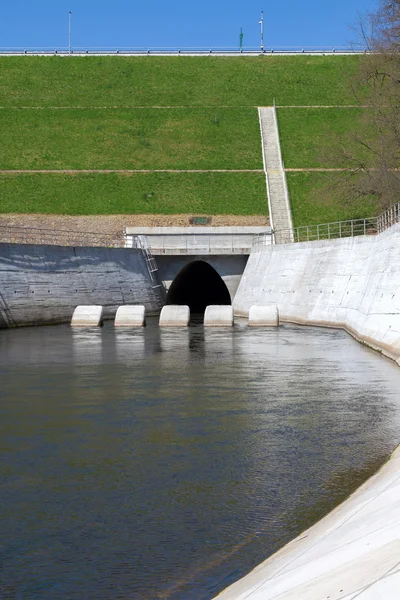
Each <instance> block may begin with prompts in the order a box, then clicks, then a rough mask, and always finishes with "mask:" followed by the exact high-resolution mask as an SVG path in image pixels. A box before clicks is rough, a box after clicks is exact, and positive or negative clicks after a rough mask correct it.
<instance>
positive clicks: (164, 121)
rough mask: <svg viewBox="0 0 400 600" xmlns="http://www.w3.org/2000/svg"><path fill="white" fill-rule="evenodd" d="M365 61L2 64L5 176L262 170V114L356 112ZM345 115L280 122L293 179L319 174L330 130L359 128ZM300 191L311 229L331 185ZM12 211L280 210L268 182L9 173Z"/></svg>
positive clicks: (228, 177)
mask: <svg viewBox="0 0 400 600" xmlns="http://www.w3.org/2000/svg"><path fill="white" fill-rule="evenodd" d="M359 60H360V58H359V57H307V56H304V57H301V56H296V57H262V58H258V57H254V58H248V57H246V58H244V57H238V58H222V57H219V58H216V57H201V58H196V57H187V58H186V57H173V58H171V57H163V58H156V57H139V58H126V57H123V58H121V57H101V58H97V57H85V58H68V59H65V58H59V57H49V58H44V57H7V58H1V59H0V106H1V107H3V108H2V109H0V127H1V131H2V145H1V148H0V169H12V170H14V169H21V170H24V169H33V170H40V169H65V170H70V169H76V170H78V171H79V170H82V169H149V170H155V169H184V170H185V169H229V170H231V169H251V170H258V169H260V168H262V164H261V144H260V135H259V126H258V119H257V112H256V110H255V107H256V106H263V105H264V106H265V105H271V104H273V102H274V101H275V103H276V104H277V105H280V106H283V105H307V106H308V105H326V104H328V105H340V106H343V105H346V104H350V103H352V102H353V100H352V97H351V94H350V92H349V88H348V85H347V81H348V78H349V77H350V76H351V74H352V73H353V72H354V71H355V69H356V67H357V63H358V61H359ZM140 107H143V108H140ZM155 107H163V108H155ZM331 110H332V109H329V110H328V109H320V113H319V117H318V118H317V119H316V120H317V121H318V119H319V128H320V129H318V127H316V126H315V123H311V122H310V121H309V119H310V118H311V117H312V110H311V109H307V110H306V111H302V110H301V109H286V110H283V109H279V123H280V128H281V137H282V147H283V153H284V157H285V161H286V166H287V167H289V166H292V167H302V166H305V167H310V166H313V165H314V164H316V163H318V160H317V161H316V160H315V157H314V158H313V150H312V148H314V147H315V144H316V142H317V138H318V135H319V134H318V131H320V130H321V128H322V131H326V127H327V126H328V125H327V123H328V121H329V123H330V126H331V125H333V129H334V130H335V129H336V130H338V129H340V128H345V129H347V128H348V127H351V126H352V125H353V120H352V117H348V115H350V113H352V112H353V110H352V109H341V115H342V117H341V118H342V120H340V118H339V120H338V119H336V121H335V120H334V122H333V123H332V122H331V118H332V115H333V114H334V113H333V112H330V111H331ZM307 111H310V112H307ZM348 111H350V112H348ZM317 114H318V113H315V115H317ZM315 115H314V116H315ZM343 119H344V120H343ZM314 121H315V119H314ZM313 136H314V137H313ZM320 138H321V136H320ZM321 139H322V138H321ZM329 139H330V137H329V136H327V138H326V142H327V143H328V142H329ZM322 141H323V140H322ZM318 143H319V142H318ZM309 163H310V164H309ZM311 163H312V164H311ZM322 166H324V165H322ZM327 166H329V165H327ZM288 180H289V185H290V189H291V191H292V203H293V210H294V214H295V220H296V222H298V221H297V216H296V215H297V214H298V212H299V211H298V206H304V203H305V202H306V200H307V198H308V192H309V190H310V189H311V188H312V187H315V186H318V185H319V184H320V181H321V174H319V173H318V174H303V173H299V174H288ZM296 207H297V208H296ZM314 208H315V210H314V212H315V213H316V215H317V217H318V218H317V221H318V222H321V221H323V220H326V219H325V217H324V215H325V213H324V211H323V210H322V209H323V207H321V208H318V207H317V206H314ZM10 211H12V212H47V213H48V212H53V213H61V214H107V213H114V214H115V213H126V212H129V213H130V214H134V213H136V214H138V213H143V212H145V213H153V214H155V213H164V214H171V213H184V212H188V213H198V214H202V213H203V214H239V215H240V214H243V215H252V214H253V215H254V214H266V212H267V202H266V192H265V181H264V175H263V173H256V172H254V173H206V172H205V173H199V174H197V173H196V174H193V173H174V174H172V173H171V174H169V173H148V174H142V173H141V174H102V173H96V174H76V173H75V174H65V173H59V174H32V175H30V174H0V212H10ZM338 211H339V212H340V206H339V207H338ZM311 212H312V211H311ZM304 214H307V212H306V210H304ZM312 216H313V215H312V214H310V217H312ZM314 216H315V215H314Z"/></svg>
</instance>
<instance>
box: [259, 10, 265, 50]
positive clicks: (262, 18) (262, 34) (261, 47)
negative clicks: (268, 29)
mask: <svg viewBox="0 0 400 600" xmlns="http://www.w3.org/2000/svg"><path fill="white" fill-rule="evenodd" d="M258 24H259V25H260V50H261V52H264V11H263V10H262V11H261V17H260V20H259V21H258Z"/></svg>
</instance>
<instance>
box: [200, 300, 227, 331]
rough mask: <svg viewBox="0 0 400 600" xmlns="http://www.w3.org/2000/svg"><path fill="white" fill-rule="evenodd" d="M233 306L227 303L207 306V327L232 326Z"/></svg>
mask: <svg viewBox="0 0 400 600" xmlns="http://www.w3.org/2000/svg"><path fill="white" fill-rule="evenodd" d="M232 325H233V308H232V306H226V305H216V304H214V305H210V306H207V308H206V311H205V313H204V326H205V327H232Z"/></svg>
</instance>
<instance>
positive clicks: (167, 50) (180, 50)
mask: <svg viewBox="0 0 400 600" xmlns="http://www.w3.org/2000/svg"><path fill="white" fill-rule="evenodd" d="M366 52H368V49H367V48H365V47H364V46H361V45H360V46H353V47H348V46H271V47H264V48H262V49H261V48H260V47H259V46H246V47H244V48H241V49H240V48H238V47H237V46H190V47H187V46H186V47H184V46H181V47H177V46H136V47H135V46H119V47H118V48H117V47H115V46H113V47H110V46H109V47H107V46H73V47H71V48H69V47H66V46H60V47H54V46H25V47H24V46H14V47H13V46H5V47H0V55H27V54H33V55H60V56H64V55H74V54H75V55H76V54H78V55H86V54H87V55H90V54H91V55H96V54H105V55H119V54H129V55H144V54H153V55H163V54H165V55H182V54H183V55H185V54H204V55H207V54H232V55H237V54H244V55H245V54H333V55H334V54H364V53H366Z"/></svg>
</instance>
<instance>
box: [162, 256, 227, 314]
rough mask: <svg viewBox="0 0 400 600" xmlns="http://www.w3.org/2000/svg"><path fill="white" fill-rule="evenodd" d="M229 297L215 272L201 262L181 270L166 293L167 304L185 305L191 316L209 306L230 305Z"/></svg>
mask: <svg viewBox="0 0 400 600" xmlns="http://www.w3.org/2000/svg"><path fill="white" fill-rule="evenodd" d="M231 303H232V302H231V296H230V294H229V291H228V288H227V287H226V285H225V283H224V281H223V280H222V278H221V277H220V275H219V274H218V273H217V271H216V270H215V269H214V268H213V267H212V266H211V265H209V264H208V263H206V262H204V261H202V260H195V261H193V262H191V263H189V264H188V265H186V266H185V267H183V269H181V270H180V271H179V273H178V275H177V276H176V277H175V279H174V280H173V282H172V283H171V286H170V288H169V291H168V295H167V304H187V305H188V306H189V308H190V313H191V314H193V313H194V314H202V313H204V311H205V309H206V307H207V306H208V305H209V304H231Z"/></svg>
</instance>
